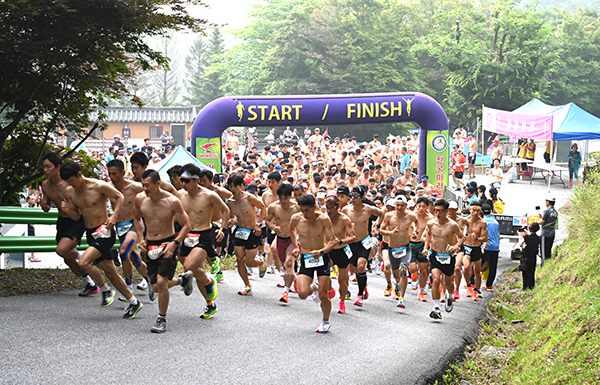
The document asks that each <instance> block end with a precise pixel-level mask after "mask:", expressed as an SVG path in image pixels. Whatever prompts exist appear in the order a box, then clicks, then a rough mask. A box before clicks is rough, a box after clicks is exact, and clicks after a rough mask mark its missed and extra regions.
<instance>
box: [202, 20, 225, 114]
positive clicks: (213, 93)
mask: <svg viewBox="0 0 600 385" xmlns="http://www.w3.org/2000/svg"><path fill="white" fill-rule="evenodd" d="M223 53H225V44H224V43H223V35H221V31H220V29H219V28H215V29H213V31H212V33H211V34H210V39H209V41H208V66H207V69H206V72H205V74H204V78H203V82H202V100H201V105H202V106H205V105H207V104H208V103H210V102H212V101H213V100H215V99H218V98H220V97H223V96H225V81H224V79H223V77H222V75H221V73H220V72H219V71H218V68H217V65H218V64H219V63H220V62H221V60H222V59H221V56H222V55H223Z"/></svg>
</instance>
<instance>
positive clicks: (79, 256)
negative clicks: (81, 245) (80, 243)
mask: <svg viewBox="0 0 600 385" xmlns="http://www.w3.org/2000/svg"><path fill="white" fill-rule="evenodd" d="M77 253H79V255H78V256H77V260H79V258H81V257H82V256H83V253H82V252H81V251H79V250H78V251H77Z"/></svg>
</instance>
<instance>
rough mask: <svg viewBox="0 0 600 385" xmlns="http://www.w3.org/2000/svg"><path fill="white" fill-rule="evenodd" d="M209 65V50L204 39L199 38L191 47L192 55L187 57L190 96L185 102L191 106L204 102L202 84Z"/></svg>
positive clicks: (186, 84)
mask: <svg viewBox="0 0 600 385" xmlns="http://www.w3.org/2000/svg"><path fill="white" fill-rule="evenodd" d="M207 65H208V48H207V46H206V43H205V42H204V39H203V38H201V37H199V38H197V39H196V40H195V41H194V44H193V45H192V46H191V47H190V53H189V55H187V56H186V57H185V79H186V80H185V88H186V90H187V92H188V94H189V95H188V96H185V97H184V100H185V101H186V102H188V103H190V104H194V105H199V104H201V102H202V100H203V94H202V91H203V88H202V82H203V79H204V72H205V71H206V67H207Z"/></svg>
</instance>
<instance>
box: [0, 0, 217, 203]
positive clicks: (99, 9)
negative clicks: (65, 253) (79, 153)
mask: <svg viewBox="0 0 600 385" xmlns="http://www.w3.org/2000/svg"><path fill="white" fill-rule="evenodd" d="M187 4H202V3H201V2H200V1H194V0H190V1H184V0H135V1H133V0H122V1H103V0H88V1H74V0H8V1H3V2H0V52H2V55H0V165H1V166H0V167H1V169H0V191H1V194H0V195H1V198H0V204H3V205H5V204H7V203H9V202H14V201H15V199H16V197H17V196H18V193H19V192H20V191H21V190H22V189H23V187H24V186H26V185H27V184H30V183H31V182H33V181H35V180H36V179H38V178H40V177H41V176H42V175H43V174H42V171H41V158H42V156H43V154H44V152H45V151H46V149H47V148H48V147H47V146H46V141H47V139H49V138H50V137H51V135H54V134H56V133H57V131H58V130H59V128H60V129H67V130H70V131H77V132H78V131H80V130H81V128H82V127H90V126H92V125H93V122H94V121H95V120H97V117H96V116H95V115H94V111H96V110H97V107H98V106H105V105H107V101H108V100H109V98H112V99H119V98H121V97H124V96H129V97H130V98H131V99H132V100H133V101H134V102H136V103H137V104H140V100H139V99H138V98H136V97H135V95H131V94H129V92H128V90H127V87H126V78H127V75H128V74H129V73H130V69H131V67H132V66H135V65H140V66H141V67H142V68H143V69H144V70H150V69H152V68H153V67H156V66H163V65H166V64H167V59H166V58H165V57H164V56H163V55H162V54H161V53H160V52H158V51H156V50H154V49H152V48H151V47H150V46H149V45H148V43H147V42H146V40H145V39H146V38H147V37H149V36H161V35H166V34H167V33H169V31H172V30H180V29H184V28H189V29H191V30H193V31H196V32H201V31H202V30H203V29H204V28H205V26H206V24H207V22H206V21H205V20H200V19H197V18H194V17H192V16H190V15H189V14H188V13H187V11H186V5H187ZM91 133H92V131H91V130H90V131H89V132H88V133H87V135H88V136H89V135H91ZM65 156H70V154H69V153H66V154H65Z"/></svg>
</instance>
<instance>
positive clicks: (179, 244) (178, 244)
mask: <svg viewBox="0 0 600 385" xmlns="http://www.w3.org/2000/svg"><path fill="white" fill-rule="evenodd" d="M173 242H175V246H177V247H179V246H181V243H180V242H179V241H178V240H177V239H174V240H173Z"/></svg>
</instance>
